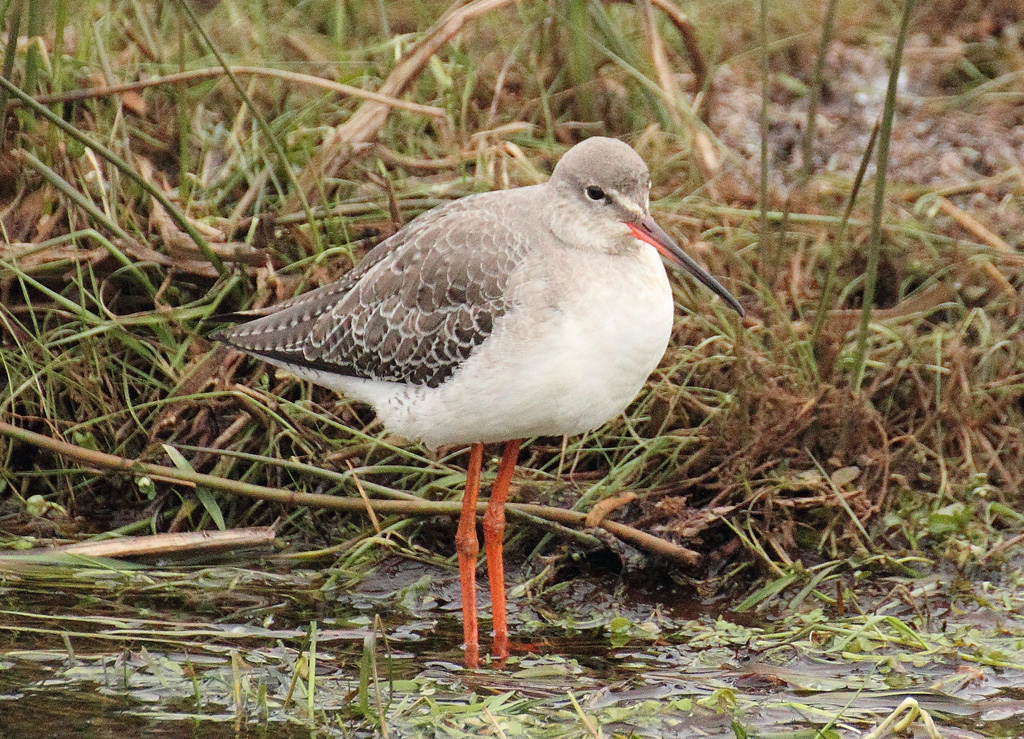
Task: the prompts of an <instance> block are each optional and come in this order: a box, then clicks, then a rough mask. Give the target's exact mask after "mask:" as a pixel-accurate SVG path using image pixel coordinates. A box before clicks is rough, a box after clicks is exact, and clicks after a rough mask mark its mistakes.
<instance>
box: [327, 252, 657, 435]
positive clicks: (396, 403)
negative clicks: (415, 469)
mask: <svg viewBox="0 0 1024 739" xmlns="http://www.w3.org/2000/svg"><path fill="white" fill-rule="evenodd" d="M517 277H518V279H517V282H516V283H515V284H514V286H512V288H511V289H513V290H515V291H516V293H515V295H516V300H517V308H516V309H515V310H513V311H510V312H509V313H507V314H506V315H505V316H503V317H502V318H501V319H499V320H498V321H497V322H496V323H495V326H494V332H493V333H492V334H491V335H490V337H488V339H487V340H486V341H485V342H484V343H483V345H482V346H480V347H479V349H478V350H477V351H476V352H475V353H474V354H473V355H472V356H471V357H470V358H469V359H468V360H466V362H465V363H464V364H463V365H462V366H461V367H460V368H459V369H458V370H457V371H456V373H455V374H454V375H453V376H452V377H451V378H450V379H449V380H448V381H447V382H445V383H444V384H443V385H441V386H440V387H437V388H427V387H415V388H412V387H408V386H399V385H395V384H392V383H380V382H374V381H368V380H352V379H351V378H346V379H344V380H343V381H340V382H339V384H338V386H337V387H338V389H341V390H343V391H345V392H348V393H349V394H351V395H353V396H354V397H357V398H359V399H361V400H364V401H367V402H370V403H372V404H373V405H374V406H375V407H376V409H377V413H378V415H379V416H380V418H381V419H382V420H383V421H384V423H385V425H386V426H387V427H388V428H389V429H390V430H391V431H393V432H394V433H397V434H399V435H401V436H405V437H407V438H411V439H417V440H422V441H423V442H424V443H425V444H427V445H428V446H431V447H436V446H440V445H443V444H467V443H472V442H484V443H489V442H495V441H505V440H508V439H515V438H526V437H531V436H547V435H562V434H577V433H581V432H583V431H587V430H590V429H594V428H597V427H598V426H601V425H602V424H604V423H605V422H607V421H608V420H609V419H611V418H614V417H615V416H617V415H618V414H619V413H621V412H622V411H623V410H624V409H625V407H626V406H627V405H628V404H629V403H630V401H632V400H633V398H635V397H636V394H637V393H638V392H639V390H640V388H641V387H642V386H643V383H644V382H645V381H646V379H647V378H648V376H649V375H650V374H651V372H652V371H653V370H654V369H655V367H656V366H657V365H658V362H659V361H660V360H661V357H662V355H663V354H664V353H665V348H666V346H667V345H668V341H669V336H670V334H671V330H672V315H673V302H672V291H671V287H670V286H669V282H668V278H667V276H666V274H665V268H664V266H663V265H662V263H661V260H660V257H658V255H657V252H656V251H655V250H654V249H653V248H652V247H649V246H647V245H643V246H642V248H640V249H639V250H638V251H637V252H636V253H634V254H631V255H628V256H622V255H609V254H603V253H595V252H588V253H585V254H580V253H579V252H578V251H576V250H571V249H565V250H561V251H553V252H547V253H546V256H545V258H544V259H543V260H537V261H536V262H535V263H527V264H525V265H524V266H523V270H522V272H521V274H520V275H518V276H517ZM310 379H313V378H310ZM314 381H317V380H314ZM321 382H322V381H321Z"/></svg>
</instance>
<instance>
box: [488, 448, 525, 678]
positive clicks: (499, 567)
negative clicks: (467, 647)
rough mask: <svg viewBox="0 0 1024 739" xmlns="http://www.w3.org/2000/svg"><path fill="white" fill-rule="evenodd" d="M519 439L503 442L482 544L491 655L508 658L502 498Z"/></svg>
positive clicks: (506, 496) (506, 490)
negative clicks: (488, 593) (488, 596)
mask: <svg viewBox="0 0 1024 739" xmlns="http://www.w3.org/2000/svg"><path fill="white" fill-rule="evenodd" d="M521 443H522V440H521V439H513V440H512V441H506V442H505V451H504V452H503V453H502V455H501V465H500V466H499V467H498V479H497V480H495V481H494V488H493V489H492V490H491V499H490V502H488V504H487V511H486V512H485V513H484V547H485V551H486V552H487V578H488V581H489V582H490V584H491V618H492V619H493V622H494V656H495V657H497V658H498V659H502V660H503V659H505V658H506V657H508V620H507V618H506V615H505V561H504V559H503V557H502V545H503V544H504V540H505V500H506V499H507V498H508V487H509V485H510V484H511V482H512V472H513V471H514V470H515V468H516V460H517V459H518V458H519V445H520V444H521Z"/></svg>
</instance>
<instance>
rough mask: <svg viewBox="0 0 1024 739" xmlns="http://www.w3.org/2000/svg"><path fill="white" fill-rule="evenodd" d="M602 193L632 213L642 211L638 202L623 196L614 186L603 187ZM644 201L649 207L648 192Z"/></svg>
mask: <svg viewBox="0 0 1024 739" xmlns="http://www.w3.org/2000/svg"><path fill="white" fill-rule="evenodd" d="M604 194H605V195H606V196H607V197H608V199H609V200H611V201H612V202H614V203H616V204H617V205H619V206H621V207H623V208H625V209H626V210H628V211H630V212H632V213H641V212H642V211H643V208H641V207H640V205H639V204H638V203H634V202H633V201H632V200H630V199H629V198H627V197H625V196H624V195H623V194H622V192H620V191H619V190H616V189H615V188H614V187H606V188H604ZM646 201H647V207H648V208H650V194H648V196H647V198H646Z"/></svg>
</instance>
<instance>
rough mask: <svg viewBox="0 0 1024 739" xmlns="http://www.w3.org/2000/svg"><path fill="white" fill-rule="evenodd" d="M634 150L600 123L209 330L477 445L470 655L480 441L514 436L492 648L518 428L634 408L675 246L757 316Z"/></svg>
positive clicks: (469, 531) (474, 627) (441, 436)
mask: <svg viewBox="0 0 1024 739" xmlns="http://www.w3.org/2000/svg"><path fill="white" fill-rule="evenodd" d="M650 189H651V178H650V173H649V170H648V167H647V165H646V163H645V162H644V160H643V159H642V158H641V157H640V155H639V154H637V153H636V151H635V150H634V149H633V148H632V147H630V146H629V145H628V144H626V143H625V142H622V141H620V140H618V139H614V138H608V137H600V136H594V137H591V138H588V139H585V140H583V141H581V142H580V143H578V144H576V145H575V146H573V147H572V148H570V149H569V150H568V151H567V152H566V153H565V154H564V155H563V156H562V157H561V159H560V160H559V161H558V163H557V164H556V165H555V168H554V170H553V172H552V174H551V176H550V178H549V179H548V180H547V181H546V182H544V183H542V184H536V185H529V186H524V187H517V188H512V189H508V190H497V191H492V192H484V193H477V194H473V195H468V196H466V197H463V198H460V199H458V200H454V201H451V202H449V203H446V204H444V205H441V206H438V207H436V208H434V209H432V210H430V211H427V212H426V213H424V214H422V215H420V216H418V217H417V218H414V219H413V220H412V221H410V222H409V223H408V224H407V225H405V226H404V227H403V228H401V229H399V230H398V231H397V232H396V233H395V234H394V235H392V236H391V237H389V238H387V239H385V240H384V241H382V242H381V243H380V244H378V245H377V246H376V247H375V248H373V249H372V250H370V251H369V252H368V253H367V254H366V256H365V257H364V258H363V259H362V260H361V261H360V262H359V263H358V264H357V265H356V266H355V267H354V268H352V269H351V270H349V271H348V272H347V273H346V274H345V275H344V276H342V277H341V278H340V279H339V280H337V281H335V282H332V283H330V284H327V285H324V286H322V287H320V288H318V289H314V290H312V291H310V292H307V293H305V294H301V295H299V296H297V297H294V298H291V299H289V300H286V301H284V302H282V303H279V304H278V305H276V306H271V308H270V311H269V312H268V313H266V314H265V315H261V316H259V317H258V318H255V319H254V320H250V321H248V322H244V323H240V324H237V325H234V326H232V327H229V328H226V329H221V330H219V331H217V332H216V333H214V334H212V335H211V338H213V339H216V340H219V341H221V342H224V343H225V344H228V345H229V346H231V347H234V348H235V349H238V350H240V351H242V352H244V353H245V354H248V355H251V356H253V357H257V358H259V359H261V360H263V361H265V362H268V363H270V364H271V365H274V366H276V367H279V368H283V369H284V370H287V371H288V372H289V373H291V374H292V375H294V376H295V377H298V378H300V379H303V380H307V381H309V382H312V383H314V384H317V385H321V386H324V387H327V388H330V389H333V390H335V391H339V392H340V393H342V394H344V395H345V396H347V397H349V398H351V399H354V400H356V401H361V402H363V403H367V404H369V405H370V406H372V407H373V409H374V410H375V412H376V415H377V418H378V419H379V420H381V421H382V422H383V424H384V426H385V427H386V428H387V429H388V430H389V431H390V432H392V433H394V434H397V435H398V436H400V437H403V438H406V439H408V440H410V441H414V442H421V443H422V444H424V445H425V446H426V447H428V448H432V449H436V448H438V447H441V446H451V445H459V446H466V445H468V446H469V447H470V454H469V464H468V468H467V473H466V484H465V493H464V496H463V500H462V506H461V515H460V517H459V524H458V529H457V533H456V537H455V548H456V553H457V559H458V564H459V577H460V587H461V596H462V616H463V637H464V654H465V664H466V666H467V668H471V669H475V668H478V667H479V662H480V656H479V655H480V652H479V633H478V629H479V624H478V616H477V596H476V565H477V557H478V554H479V542H478V539H477V531H476V516H477V499H478V495H479V490H480V475H481V467H482V460H483V447H484V445H485V444H491V443H497V442H502V443H503V444H504V447H503V451H502V455H501V461H500V463H499V465H498V471H497V475H496V478H495V482H494V485H493V487H492V490H491V494H490V498H489V501H488V504H487V507H486V510H485V513H484V517H483V532H484V548H485V552H486V555H487V566H488V579H489V584H490V594H491V605H492V608H491V616H492V628H493V644H492V652H491V653H492V655H493V658H494V659H495V660H496V661H497V663H498V664H502V663H503V662H504V661H505V660H506V659H507V657H508V655H509V637H508V624H507V617H506V598H505V574H504V562H503V555H502V544H503V537H504V528H505V501H506V499H507V496H508V492H509V486H510V484H511V480H512V475H513V472H514V470H515V466H516V462H517V460H518V456H519V450H520V445H521V443H522V441H523V440H525V439H530V438H533V437H538V436H571V435H576V434H580V433H583V432H586V431H590V430H593V429H596V428H598V427H600V426H602V425H604V424H605V423H606V422H608V421H609V420H611V419H613V418H615V417H617V416H618V415H619V414H621V413H622V412H623V411H624V410H625V408H626V407H627V405H628V404H629V403H630V402H631V401H632V400H633V399H634V398H635V397H636V396H637V394H638V393H639V392H640V390H641V388H642V386H643V384H644V383H645V382H646V381H647V379H648V377H649V376H650V374H651V373H652V372H653V371H654V370H655V368H656V367H657V365H658V363H659V362H660V361H661V358H662V356H663V355H664V353H665V350H666V348H667V347H668V343H669V338H670V334H671V331H672V324H673V320H674V312H675V304H674V298H673V295H672V289H671V285H670V283H669V280H668V275H667V273H666V270H665V266H664V263H663V261H662V259H664V260H665V261H667V262H668V263H669V264H671V265H674V266H675V267H677V268H681V269H682V270H684V271H685V272H687V273H688V274H689V275H691V276H692V277H694V278H695V279H696V280H697V281H698V282H700V283H702V284H703V285H705V286H706V287H707V288H709V289H710V290H711V291H712V292H714V293H715V294H717V295H718V296H719V297H720V298H722V299H723V300H724V301H725V303H726V304H727V305H729V306H730V307H731V308H732V309H733V310H735V311H736V312H737V313H739V314H740V315H741V316H742V315H743V314H744V309H743V306H742V305H741V304H740V302H739V301H738V300H737V299H736V298H735V297H734V296H733V295H732V294H731V293H730V292H729V291H728V290H726V289H725V288H724V287H723V286H722V285H721V284H720V283H719V282H718V281H717V280H716V279H715V278H714V277H712V276H711V275H710V274H709V273H708V272H707V271H706V270H705V269H704V268H703V267H701V266H700V265H699V264H698V263H697V262H696V261H695V260H694V259H693V258H692V257H690V256H689V255H688V254H687V253H686V252H685V251H683V249H682V248H681V247H680V246H679V245H678V244H677V243H676V242H675V241H674V240H673V239H672V237H670V236H669V235H668V234H667V233H666V232H665V231H664V230H663V229H662V228H661V227H660V226H659V225H658V224H657V223H656V222H655V220H654V218H653V217H652V216H651V213H650Z"/></svg>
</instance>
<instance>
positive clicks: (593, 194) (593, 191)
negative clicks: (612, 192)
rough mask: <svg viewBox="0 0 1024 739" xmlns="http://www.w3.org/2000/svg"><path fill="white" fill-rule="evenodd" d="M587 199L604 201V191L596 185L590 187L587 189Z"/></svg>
mask: <svg viewBox="0 0 1024 739" xmlns="http://www.w3.org/2000/svg"><path fill="white" fill-rule="evenodd" d="M587 197H588V198H590V199H591V200H604V199H605V197H606V196H605V194H604V190H602V189H601V188H600V187H598V186H597V185H591V186H590V187H588V188H587Z"/></svg>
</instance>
